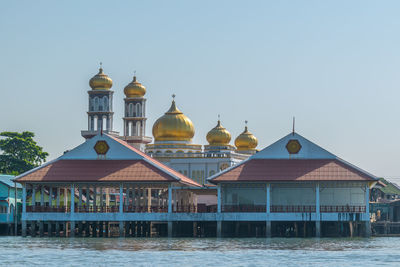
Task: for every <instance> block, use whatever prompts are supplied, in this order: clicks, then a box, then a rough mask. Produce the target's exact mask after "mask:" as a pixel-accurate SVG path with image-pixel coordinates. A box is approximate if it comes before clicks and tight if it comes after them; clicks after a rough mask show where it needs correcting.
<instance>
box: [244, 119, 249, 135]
mask: <svg viewBox="0 0 400 267" xmlns="http://www.w3.org/2000/svg"><path fill="white" fill-rule="evenodd" d="M247 123H248V121H247V120H245V121H244V124H245V126H244V131H245V132H247Z"/></svg>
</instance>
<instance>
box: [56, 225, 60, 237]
mask: <svg viewBox="0 0 400 267" xmlns="http://www.w3.org/2000/svg"><path fill="white" fill-rule="evenodd" d="M59 236H60V223H59V222H56V237H59Z"/></svg>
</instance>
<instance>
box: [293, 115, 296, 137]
mask: <svg viewBox="0 0 400 267" xmlns="http://www.w3.org/2000/svg"><path fill="white" fill-rule="evenodd" d="M295 124H296V117H294V116H293V130H292V135H294V133H295V131H294V127H295Z"/></svg>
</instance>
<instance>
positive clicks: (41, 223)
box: [39, 221, 44, 237]
mask: <svg viewBox="0 0 400 267" xmlns="http://www.w3.org/2000/svg"><path fill="white" fill-rule="evenodd" d="M43 228H44V222H43V221H40V222H39V236H40V237H43V236H44V229H43Z"/></svg>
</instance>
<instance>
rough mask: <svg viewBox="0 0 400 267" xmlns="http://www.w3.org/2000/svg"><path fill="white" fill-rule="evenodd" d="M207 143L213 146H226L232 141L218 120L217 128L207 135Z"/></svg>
mask: <svg viewBox="0 0 400 267" xmlns="http://www.w3.org/2000/svg"><path fill="white" fill-rule="evenodd" d="M207 141H208V143H209V144H210V145H211V146H226V145H229V142H230V141H231V134H230V133H229V132H228V130H227V129H225V128H224V127H223V126H222V125H221V122H220V121H219V120H218V124H217V126H215V127H214V128H212V129H211V130H210V131H209V132H208V133H207Z"/></svg>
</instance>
